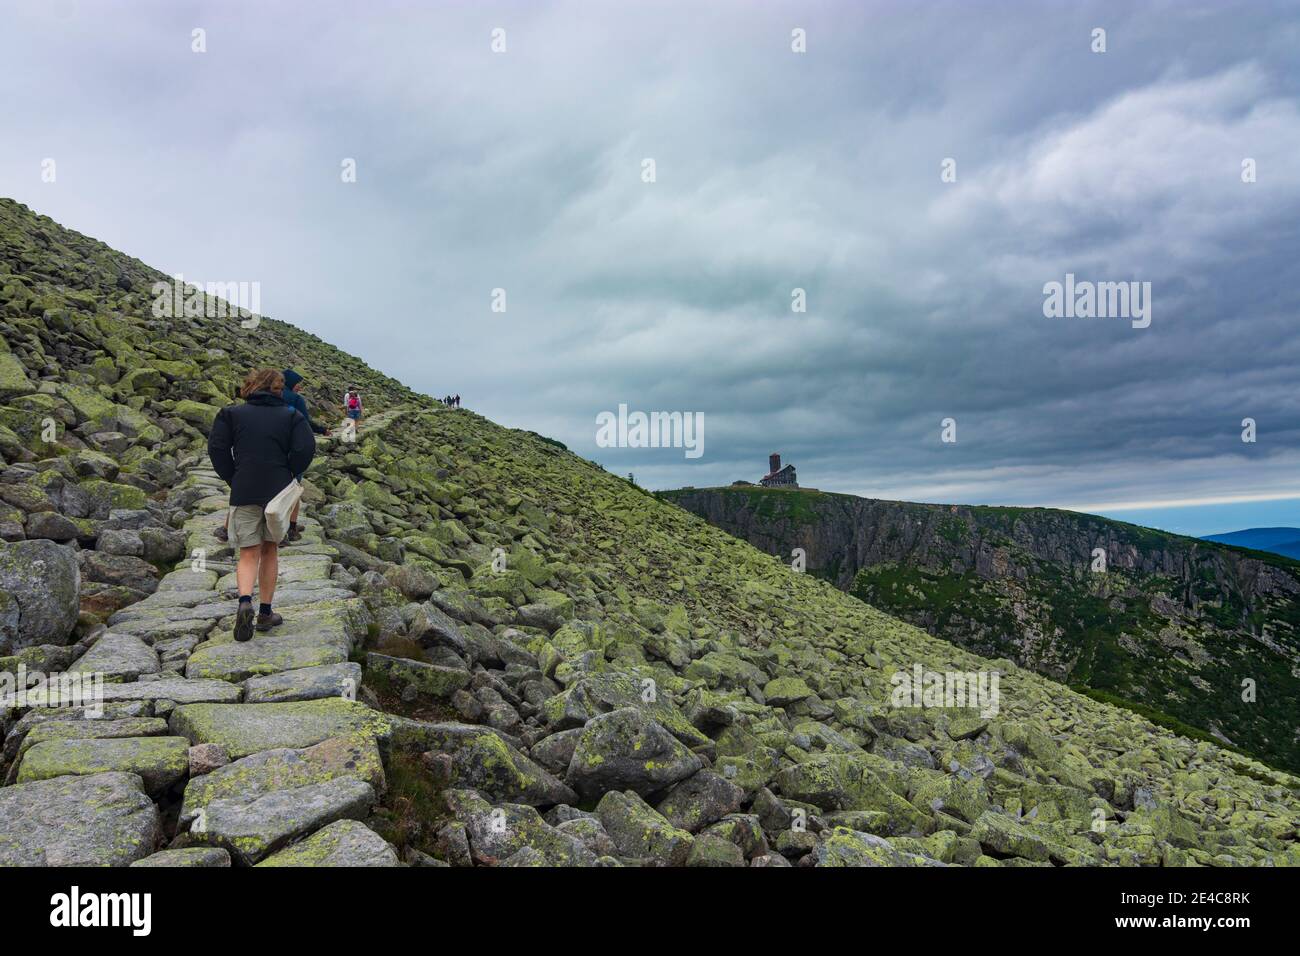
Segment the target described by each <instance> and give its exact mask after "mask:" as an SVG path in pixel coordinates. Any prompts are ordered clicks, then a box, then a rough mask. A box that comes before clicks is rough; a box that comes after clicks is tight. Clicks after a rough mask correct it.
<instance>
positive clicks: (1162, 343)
mask: <svg viewBox="0 0 1300 956" xmlns="http://www.w3.org/2000/svg"><path fill="white" fill-rule="evenodd" d="M133 6H134V8H135V9H136V11H137V12H138V13H142V14H144V15H139V16H132V17H121V16H118V14H117V11H116V10H115V9H114V8H113V7H112V6H109V5H99V4H94V3H88V2H84V0H40V2H35V0H0V18H2V19H3V22H5V23H6V29H5V30H4V32H3V33H0V59H3V61H4V62H5V63H6V67H7V68H6V69H5V70H4V71H3V73H2V74H0V104H3V109H4V115H5V119H6V123H5V132H6V136H5V137H4V143H3V148H2V149H0V195H5V196H10V197H13V198H15V199H17V200H18V201H20V202H23V203H25V204H27V205H29V206H31V207H32V208H33V209H35V210H36V211H37V212H40V213H42V214H45V215H48V216H50V217H52V218H53V219H55V220H56V221H58V222H60V223H62V224H64V225H66V226H68V227H70V228H73V229H76V230H79V231H81V232H84V233H86V234H88V235H91V236H94V237H95V238H98V239H101V240H103V241H105V242H107V243H108V244H109V245H112V246H113V247H115V248H118V249H121V250H123V251H124V252H127V253H129V254H131V255H134V256H136V257H138V258H140V259H142V260H143V261H145V262H147V263H149V264H150V265H152V266H155V267H157V268H159V269H162V270H164V271H166V272H169V273H173V274H174V273H181V274H183V275H185V277H186V279H187V280H190V281H199V282H203V281H230V280H241V281H256V282H259V283H260V288H261V295H262V304H263V311H264V312H265V313H266V314H268V315H270V316H272V317H274V318H278V319H283V320H285V321H288V322H292V323H293V324H295V325H298V326H300V327H302V328H304V329H307V330H309V331H311V332H313V333H315V334H317V335H320V336H321V337H322V338H324V339H326V340H327V341H330V342H332V343H334V344H336V345H338V346H339V347H340V348H343V349H345V350H347V351H349V352H352V353H354V354H357V355H359V356H361V357H363V358H364V359H366V360H367V361H368V362H370V363H371V364H373V365H374V366H376V367H377V368H380V369H382V370H383V371H385V372H387V373H388V374H391V375H394V376H395V377H397V378H400V379H401V380H403V381H404V382H406V383H408V384H410V385H411V386H413V387H415V388H418V389H420V390H422V391H425V392H428V393H429V394H432V395H436V396H440V395H443V394H446V393H448V392H459V393H460V394H461V395H462V397H463V400H464V404H465V405H466V406H467V407H470V408H473V409H474V410H476V411H478V412H481V413H482V414H485V415H487V416H489V417H491V418H493V419H494V420H496V421H499V422H501V423H503V424H506V425H510V426H515V427H521V428H527V429H531V430H533V431H537V432H540V433H543V434H546V435H550V436H552V437H555V438H557V439H559V440H561V441H563V442H565V443H566V444H567V445H569V447H571V448H572V449H573V450H574V451H576V452H578V453H579V454H582V455H584V456H586V457H589V458H593V459H595V460H596V461H599V462H600V463H602V464H603V465H605V466H606V467H608V468H609V469H610V470H611V471H615V472H618V473H620V474H627V473H629V472H630V473H633V474H635V476H636V479H637V481H638V483H640V484H642V485H644V486H646V487H650V488H667V487H678V486H682V485H696V486H704V485H716V484H727V483H729V482H730V481H732V480H735V479H737V478H744V479H747V480H751V481H753V480H757V479H758V477H760V476H761V475H762V474H763V473H764V471H765V470H766V469H765V465H766V462H767V456H768V454H769V453H770V452H773V451H779V452H780V453H781V454H782V456H783V458H784V460H785V461H787V462H792V463H794V464H795V465H796V466H797V467H798V470H799V477H800V481H801V483H804V484H808V485H813V486H816V487H818V488H822V489H824V490H830V491H842V492H847V493H852V494H860V495H866V496H871V497H883V498H895V499H904V500H916V501H940V502H962V503H984V504H1017V505H1051V506H1059V507H1069V508H1073V509H1077V510H1086V511H1097V512H1099V513H1103V514H1107V515H1109V516H1112V517H1118V518H1121V519H1123V520H1127V521H1134V522H1136V523H1143V524H1153V525H1155V526H1158V527H1165V528H1168V529H1169V530H1173V531H1179V532H1180V533H1184V534H1197V535H1200V534H1208V533H1214V532H1219V531H1228V530H1234V529H1235V528H1238V527H1247V526H1251V525H1256V526H1258V525H1300V467H1298V466H1300V417H1298V414H1297V413H1300V396H1298V395H1297V390H1296V388H1295V375H1294V371H1293V370H1294V368H1295V365H1296V359H1297V354H1298V353H1300V345H1298V344H1297V339H1296V336H1295V335H1294V334H1293V329H1294V324H1295V318H1296V314H1297V306H1298V305H1300V292H1298V290H1300V256H1298V255H1297V251H1298V250H1297V246H1298V245H1300V240H1298V237H1297V230H1296V228H1295V224H1296V222H1297V221H1300V216H1298V215H1297V214H1298V213H1300V166H1298V164H1297V163H1296V161H1295V157H1296V156H1297V155H1300V71H1296V70H1295V69H1294V60H1295V52H1296V50H1297V49H1300V12H1298V11H1297V6H1296V5H1295V4H1289V3H1280V2H1260V3H1249V4H1228V3H1217V2H1198V0H1192V2H1172V0H1171V2H1152V3H1146V4H1143V5H1142V6H1141V8H1134V7H1133V5H1131V4H1127V3H1121V2H1081V3H1073V4H1070V5H1068V6H1066V5H1063V4H1050V5H1048V4H1031V3H1029V2H1028V0H1024V2H1014V3H1013V2H993V3H987V4H969V3H960V2H947V3H944V2H936V3H931V4H925V5H917V4H913V3H903V2H901V0H896V2H884V3H849V2H840V3H830V2H827V3H811V4H809V3H781V2H776V3H769V4H763V5H753V4H744V3H741V2H738V0H737V2H711V3H709V4H703V5H701V4H694V3H685V2H665V3H658V4H654V5H636V6H632V5H618V6H617V7H616V6H614V5H610V4H599V3H595V2H588V3H569V2H557V3H531V2H530V3H525V2H512V3H491V2H487V3H475V4H473V5H469V4H465V5H460V4H456V5H452V4H441V5H438V6H437V7H430V8H425V9H420V10H412V9H409V8H408V7H407V6H406V5H402V4H398V3H384V2H379V3H374V4H369V5H367V7H366V8H365V11H364V13H358V12H356V9H357V8H356V7H355V5H351V4H343V3H339V2H332V0H331V2H318V3H312V4H306V3H279V4H260V5H259V4H254V3H252V2H234V3H229V2H226V3H195V2H183V0H182V2H166V3H163V2H154V0H148V2H138V3H135V4H133ZM1096 28H1102V29H1104V30H1105V31H1106V52H1104V53H1094V52H1093V50H1092V46H1093V43H1094V41H1093V37H1092V33H1093V30H1094V29H1096ZM196 29H201V30H203V31H204V33H203V36H204V41H205V46H206V50H205V52H202V53H197V52H194V51H193V49H192V47H193V36H194V32H193V31H194V30H196ZM498 29H501V30H504V31H505V34H504V37H505V43H506V49H505V51H504V52H493V49H492V43H493V31H494V30H498ZM795 29H801V30H803V31H805V33H806V37H807V41H806V42H807V52H804V53H796V52H793V51H792V49H791V35H792V30H795ZM46 159H53V160H55V162H56V164H57V179H56V180H55V181H54V182H44V181H42V170H43V165H42V164H43V162H44V161H45V160H46ZM646 159H653V160H654V163H655V181H654V182H652V183H647V182H644V181H643V175H642V174H643V169H644V161H645V160H646ZM948 159H952V160H954V161H955V169H956V180H955V181H954V182H944V181H943V180H942V178H941V172H942V171H943V164H944V162H945V160H948ZM1247 159H1249V160H1252V161H1253V168H1254V170H1255V173H1256V178H1255V181H1254V182H1243V177H1242V168H1243V161H1245V160H1247ZM347 160H354V161H355V164H356V182H344V181H343V178H344V177H343V176H341V174H340V170H341V168H342V166H343V164H344V163H345V162H346V161H347ZM1067 274H1072V275H1075V276H1077V277H1078V278H1079V279H1081V280H1090V281H1097V282H1102V281H1125V282H1127V281H1137V282H1150V283H1151V289H1152V306H1153V308H1152V321H1151V324H1150V326H1149V327H1148V328H1134V327H1132V325H1131V323H1130V322H1129V321H1128V320H1127V319H1124V318H1121V319H1080V318H1047V317H1045V316H1044V314H1043V298H1044V296H1043V288H1044V285H1045V283H1049V282H1053V281H1058V282H1059V281H1062V280H1063V279H1064V277H1065V276H1066V275H1067ZM495 289H505V290H506V295H507V303H508V304H507V310H506V311H505V312H504V313H501V312H494V311H493V310H492V304H493V290H495ZM795 289H803V290H805V294H806V297H807V311H806V312H802V313H796V312H792V310H791V295H792V291H793V290H795ZM304 371H305V372H307V374H310V370H309V369H308V370H304ZM620 403H626V404H627V405H628V406H629V407H631V408H633V409H640V410H644V411H655V410H676V411H682V412H687V413H694V412H699V413H703V415H704V418H705V421H706V428H705V435H704V438H705V444H704V453H703V455H701V456H700V457H699V458H687V457H686V456H685V455H684V454H683V451H682V449H672V448H662V449H630V448H601V447H598V446H597V444H596V416H597V415H598V414H599V413H601V412H603V411H611V410H614V409H616V408H617V407H618V406H619V404H620ZM946 418H951V419H953V420H955V422H956V429H957V441H956V442H955V443H945V442H943V441H941V422H942V421H943V420H944V419H946ZM1245 418H1252V419H1254V420H1255V422H1256V423H1257V441H1256V442H1254V443H1250V444H1247V443H1243V442H1242V440H1241V434H1242V420H1243V419H1245ZM1172 505H1178V507H1171V506H1172Z"/></svg>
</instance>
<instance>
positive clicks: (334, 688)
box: [244, 661, 361, 704]
mask: <svg viewBox="0 0 1300 956" xmlns="http://www.w3.org/2000/svg"><path fill="white" fill-rule="evenodd" d="M360 686H361V665H360V664H357V663H355V662H353V661H344V662H342V663H339V664H324V665H321V666H318V667H300V668H297V669H295V670H287V671H281V672H280V673H278V674H270V675H267V676H265V677H250V678H249V679H248V680H246V681H244V701H245V703H249V704H271V703H280V702H284V701H291V700H319V699H321V698H325V697H348V696H355V694H356V691H357V689H358V688H359V687H360Z"/></svg>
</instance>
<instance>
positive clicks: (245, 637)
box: [235, 601, 253, 643]
mask: <svg viewBox="0 0 1300 956" xmlns="http://www.w3.org/2000/svg"><path fill="white" fill-rule="evenodd" d="M252 639H253V605H251V604H249V603H248V602H247V601H244V602H242V603H241V604H240V605H239V611H238V612H236V614H235V640H237V641H239V642H240V643H243V642H244V641H250V640H252Z"/></svg>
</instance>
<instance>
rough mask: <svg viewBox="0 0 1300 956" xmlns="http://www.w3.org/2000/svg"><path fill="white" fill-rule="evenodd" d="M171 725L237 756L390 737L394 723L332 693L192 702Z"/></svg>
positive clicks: (177, 713) (174, 730)
mask: <svg viewBox="0 0 1300 956" xmlns="http://www.w3.org/2000/svg"><path fill="white" fill-rule="evenodd" d="M168 726H169V728H170V729H171V731H172V733H174V734H177V735H179V736H182V737H185V738H187V739H188V740H189V741H190V743H192V744H207V743H211V744H220V745H221V746H222V747H224V748H225V750H226V753H228V754H229V755H230V756H231V757H232V758H234V759H238V758H239V757H247V756H248V755H249V754H255V753H260V752H262V751H263V750H275V749H278V748H286V747H287V748H292V749H301V748H304V747H310V746H312V745H313V744H318V743H320V742H321V741H323V740H328V739H329V738H330V737H345V736H348V735H351V734H365V735H368V736H371V737H374V738H376V739H377V740H380V741H386V740H387V738H388V736H389V734H390V733H391V726H392V725H391V722H390V721H389V719H388V717H387V716H386V715H385V714H382V713H380V712H378V711H375V710H371V709H370V708H369V707H367V706H365V705H364V704H360V703H357V702H356V701H350V700H344V699H342V698H338V697H332V698H326V699H323V700H305V701H293V702H291V703H286V704H187V705H184V706H181V707H177V708H176V709H175V710H174V711H172V713H171V716H170V718H169V719H168Z"/></svg>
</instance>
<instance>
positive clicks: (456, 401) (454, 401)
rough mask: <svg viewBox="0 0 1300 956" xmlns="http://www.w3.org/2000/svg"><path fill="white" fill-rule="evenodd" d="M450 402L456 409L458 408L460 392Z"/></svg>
mask: <svg viewBox="0 0 1300 956" xmlns="http://www.w3.org/2000/svg"><path fill="white" fill-rule="evenodd" d="M451 401H452V404H453V405H454V406H455V407H456V408H460V392H457V393H456V396H455V397H454V398H453V399H452V400H451Z"/></svg>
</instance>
